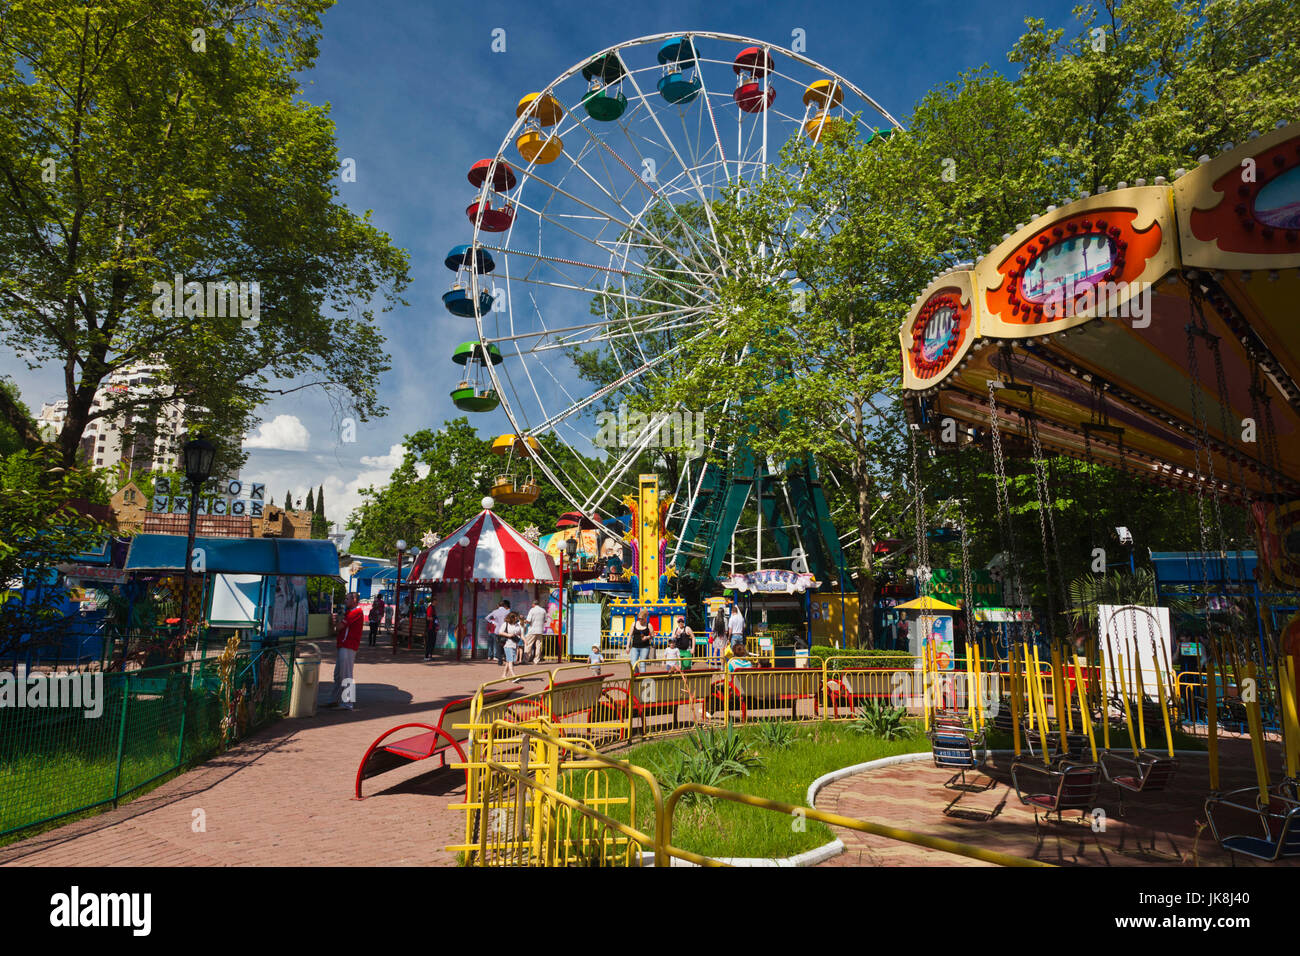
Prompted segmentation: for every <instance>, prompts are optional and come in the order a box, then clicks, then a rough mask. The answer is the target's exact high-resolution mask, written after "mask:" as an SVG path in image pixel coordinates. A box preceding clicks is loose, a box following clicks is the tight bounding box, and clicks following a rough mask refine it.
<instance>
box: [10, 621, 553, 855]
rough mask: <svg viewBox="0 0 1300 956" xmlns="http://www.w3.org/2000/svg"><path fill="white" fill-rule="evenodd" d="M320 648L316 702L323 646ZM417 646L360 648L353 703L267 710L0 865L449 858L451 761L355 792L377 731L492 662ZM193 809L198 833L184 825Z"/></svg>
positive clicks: (414, 714) (420, 715) (328, 665)
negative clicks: (213, 751) (210, 753)
mask: <svg viewBox="0 0 1300 956" xmlns="http://www.w3.org/2000/svg"><path fill="white" fill-rule="evenodd" d="M322 650H323V651H324V652H325V660H324V661H322V664H321V688H320V695H321V697H320V699H321V701H322V702H324V701H327V700H328V699H329V697H330V695H331V693H332V690H333V684H332V681H333V671H334V665H333V655H334V650H333V648H332V647H329V648H324V647H322ZM422 656H423V655H422V653H421V652H420V651H418V650H416V651H409V652H408V651H405V650H402V651H400V652H399V653H398V655H397V656H396V657H394V656H393V653H392V651H391V649H390V648H389V647H375V648H370V647H366V646H363V647H362V648H361V651H360V653H359V655H358V657H357V664H356V671H355V676H356V680H357V683H358V690H357V709H356V710H355V711H353V712H351V713H348V712H346V711H336V710H329V709H324V708H321V709H319V710H318V711H317V716H316V717H314V718H306V719H299V720H289V719H285V720H281V721H278V722H277V723H275V724H274V725H272V726H271V727H268V728H266V729H265V730H262V731H260V732H259V733H256V734H254V735H252V736H251V737H249V738H248V739H246V740H244V741H242V742H241V743H239V744H237V745H236V746H234V747H232V748H231V749H230V750H229V751H227V752H226V753H224V754H222V755H220V756H219V757H217V758H215V759H213V760H209V761H208V762H207V763H204V764H202V765H200V766H198V767H196V768H194V769H193V770H190V771H188V772H187V773H184V774H181V775H180V776H178V777H176V778H175V779H173V780H170V781H168V782H167V783H165V784H163V785H162V786H160V787H158V788H157V789H155V790H153V791H150V792H149V793H148V794H146V795H145V796H143V797H140V798H139V799H136V800H133V801H131V802H130V803H125V804H123V805H122V806H121V807H119V808H117V809H116V810H110V811H108V812H106V813H102V814H99V815H96V816H93V817H88V818H86V819H84V820H79V821H76V822H74V823H70V824H68V825H66V826H63V827H60V828H58V829H55V830H49V831H47V832H45V833H41V834H38V835H37V836H34V837H31V838H29V839H26V840H23V841H21V842H18V843H13V844H9V845H8V846H4V847H0V865H9V866H13V865H20V866H21V865H27V866H296V865H308V866H320V865H325V866H330V865H345V864H349V865H368V866H430V865H445V866H452V865H455V862H456V861H455V854H452V853H448V852H447V851H446V850H444V849H443V847H445V846H447V845H448V844H450V843H458V842H460V841H461V840H462V839H463V838H464V821H465V817H464V813H463V812H462V811H454V810H448V809H447V805H448V804H451V803H455V802H457V801H458V800H460V799H462V798H463V797H464V790H465V786H464V775H463V774H462V773H461V772H460V771H453V770H446V771H436V772H433V773H430V772H429V770H428V764H419V763H415V764H412V765H411V766H410V767H402V768H399V769H397V770H394V771H392V772H391V773H388V774H385V775H384V776H383V777H380V778H377V779H372V780H370V781H367V785H366V788H365V790H364V791H363V792H364V793H365V794H366V799H365V800H362V801H356V800H354V799H352V795H353V786H354V781H355V778H356V772H357V764H358V763H359V762H360V760H361V756H362V754H364V753H365V750H366V747H368V746H369V745H370V743H371V742H372V741H373V740H374V739H375V738H376V737H378V736H379V735H380V734H381V733H383V732H384V731H385V730H387V729H388V728H389V727H392V726H394V725H396V724H399V723H402V722H403V721H408V720H428V721H434V720H436V719H437V715H438V711H439V710H440V709H441V708H442V706H443V704H445V703H446V702H447V701H449V700H452V699H454V698H457V697H464V696H467V695H468V694H470V693H472V692H473V691H474V689H475V688H477V687H478V685H479V684H480V683H482V682H483V681H486V680H490V679H492V678H495V677H498V676H500V672H501V668H499V667H497V666H496V665H495V664H489V663H482V662H474V663H470V662H461V663H456V662H454V661H442V660H440V661H435V662H431V663H425V662H424V661H423V660H422ZM545 670H547V668H545V667H534V668H529V667H517V668H516V671H517V672H519V673H520V674H521V675H526V674H529V673H535V672H544V671H545ZM199 810H201V811H203V813H202V820H203V823H204V825H205V827H206V830H205V831H204V832H196V829H195V824H196V820H197V819H198V815H197V814H196V812H195V811H199Z"/></svg>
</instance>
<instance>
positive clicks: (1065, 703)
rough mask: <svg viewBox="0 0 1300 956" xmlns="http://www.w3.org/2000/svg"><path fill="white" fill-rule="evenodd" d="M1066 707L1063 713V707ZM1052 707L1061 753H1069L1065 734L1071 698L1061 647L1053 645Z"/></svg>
mask: <svg viewBox="0 0 1300 956" xmlns="http://www.w3.org/2000/svg"><path fill="white" fill-rule="evenodd" d="M1062 707H1064V708H1065V713H1064V714H1062V712H1061V708H1062ZM1052 709H1053V710H1054V711H1056V731H1057V734H1058V735H1059V736H1060V738H1061V753H1068V752H1069V750H1070V744H1069V741H1068V739H1067V738H1066V735H1065V725H1066V722H1067V721H1068V720H1069V714H1070V699H1069V698H1068V697H1066V696H1065V668H1064V667H1063V666H1062V665H1061V649H1060V648H1059V647H1058V646H1057V645H1055V644H1053V645H1052Z"/></svg>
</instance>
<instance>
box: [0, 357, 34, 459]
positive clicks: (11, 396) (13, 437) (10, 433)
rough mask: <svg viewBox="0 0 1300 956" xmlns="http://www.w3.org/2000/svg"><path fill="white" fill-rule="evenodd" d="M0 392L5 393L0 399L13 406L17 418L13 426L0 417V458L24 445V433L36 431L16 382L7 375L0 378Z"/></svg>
mask: <svg viewBox="0 0 1300 956" xmlns="http://www.w3.org/2000/svg"><path fill="white" fill-rule="evenodd" d="M0 392H4V393H5V396H6V397H5V398H4V399H0V401H5V402H8V403H9V404H10V405H11V406H12V407H13V415H14V416H17V417H18V418H19V423H18V425H17V427H15V426H14V425H13V424H12V422H11V421H8V420H5V419H0V458H3V457H4V456H6V455H10V454H13V453H14V452H16V451H19V450H21V449H22V448H24V447H25V446H26V442H25V441H24V438H23V436H24V434H26V433H27V432H29V431H31V432H34V431H36V423H35V422H34V421H32V413H31V412H30V411H29V410H28V408H27V406H26V405H25V404H23V400H22V397H21V395H20V394H19V391H18V384H17V383H16V382H15V381H14V380H13V379H11V378H9V377H8V376H5V377H3V378H0Z"/></svg>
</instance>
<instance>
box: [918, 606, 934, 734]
mask: <svg viewBox="0 0 1300 956" xmlns="http://www.w3.org/2000/svg"><path fill="white" fill-rule="evenodd" d="M918 626H919V625H918ZM921 706H922V707H923V708H924V710H925V729H926V730H927V731H928V730H930V729H931V727H930V648H929V646H928V645H926V644H925V643H924V642H923V643H922V644H921Z"/></svg>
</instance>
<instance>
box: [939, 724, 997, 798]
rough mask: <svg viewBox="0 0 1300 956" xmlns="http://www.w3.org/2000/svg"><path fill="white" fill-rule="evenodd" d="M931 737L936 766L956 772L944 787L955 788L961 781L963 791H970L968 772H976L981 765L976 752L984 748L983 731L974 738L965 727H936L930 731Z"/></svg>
mask: <svg viewBox="0 0 1300 956" xmlns="http://www.w3.org/2000/svg"><path fill="white" fill-rule="evenodd" d="M929 736H930V753H931V756H932V757H933V758H934V765H935V766H936V767H940V768H942V769H944V770H954V771H956V772H955V773H954V774H953V775H952V776H951V777H950V778H948V780H947V781H946V782H945V783H944V786H945V787H949V788H955V787H956V786H957V784H956V781H958V779H960V781H961V784H960V785H961V789H968V788H967V785H966V771H967V770H974V769H976V768H977V767H979V765H980V758H979V757H978V756H977V755H976V753H975V751H976V750H977V749H979V748H980V747H983V746H984V733H983V731H981V732H980V733H979V734H978V735H974V736H972V734H971V732H970V731H969V730H967V729H966V728H964V727H961V726H952V725H946V726H938V727H936V728H935V729H934V730H932V731H930V735H929ZM984 789H988V788H987V787H985V788H984Z"/></svg>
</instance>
